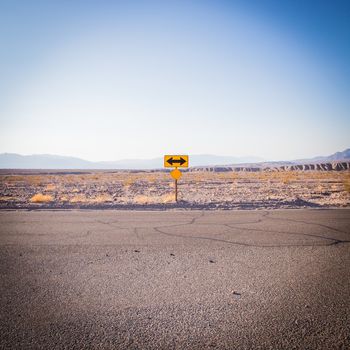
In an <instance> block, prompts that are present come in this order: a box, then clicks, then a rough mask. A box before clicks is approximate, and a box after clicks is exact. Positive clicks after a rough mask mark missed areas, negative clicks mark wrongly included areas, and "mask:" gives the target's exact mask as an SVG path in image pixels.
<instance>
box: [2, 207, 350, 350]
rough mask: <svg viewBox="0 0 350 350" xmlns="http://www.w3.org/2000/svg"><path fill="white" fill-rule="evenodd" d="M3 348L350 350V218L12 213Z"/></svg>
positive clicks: (290, 213)
mask: <svg viewBox="0 0 350 350" xmlns="http://www.w3.org/2000/svg"><path fill="white" fill-rule="evenodd" d="M0 300H1V301H0V337H1V338H0V348H1V349H349V348H350V210H345V209H344V210H341V209H339V210H276V211H205V212H204V211H203V212H200V211H173V212H171V211H167V212H135V211H32V212H26V211H22V212H21V211H8V212H4V211H2V212H0Z"/></svg>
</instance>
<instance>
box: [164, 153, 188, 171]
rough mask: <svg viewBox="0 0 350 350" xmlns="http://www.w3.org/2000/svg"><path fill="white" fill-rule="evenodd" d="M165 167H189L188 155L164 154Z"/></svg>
mask: <svg viewBox="0 0 350 350" xmlns="http://www.w3.org/2000/svg"><path fill="white" fill-rule="evenodd" d="M164 167H165V168H173V167H175V168H178V167H181V168H188V156H184V155H165V156H164Z"/></svg>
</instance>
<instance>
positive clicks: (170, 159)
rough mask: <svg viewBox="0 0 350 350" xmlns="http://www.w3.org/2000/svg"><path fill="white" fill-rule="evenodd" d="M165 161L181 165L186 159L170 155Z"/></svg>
mask: <svg viewBox="0 0 350 350" xmlns="http://www.w3.org/2000/svg"><path fill="white" fill-rule="evenodd" d="M167 163H169V164H170V165H174V164H180V166H181V165H182V164H185V163H186V159H183V158H182V157H180V159H174V158H173V157H171V158H169V159H168V160H167Z"/></svg>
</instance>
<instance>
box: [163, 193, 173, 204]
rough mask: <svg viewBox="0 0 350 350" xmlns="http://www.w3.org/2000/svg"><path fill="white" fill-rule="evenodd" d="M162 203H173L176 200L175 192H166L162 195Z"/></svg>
mask: <svg viewBox="0 0 350 350" xmlns="http://www.w3.org/2000/svg"><path fill="white" fill-rule="evenodd" d="M160 200H161V203H172V202H175V194H174V193H166V194H164V195H163V196H161V197H160Z"/></svg>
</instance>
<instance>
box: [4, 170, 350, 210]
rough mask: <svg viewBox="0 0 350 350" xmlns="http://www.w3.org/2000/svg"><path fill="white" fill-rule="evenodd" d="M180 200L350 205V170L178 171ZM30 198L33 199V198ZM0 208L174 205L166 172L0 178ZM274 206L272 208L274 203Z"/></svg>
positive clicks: (172, 182) (172, 193) (169, 180)
mask: <svg viewBox="0 0 350 350" xmlns="http://www.w3.org/2000/svg"><path fill="white" fill-rule="evenodd" d="M178 190H179V197H178V198H179V200H183V201H185V202H188V203H202V204H205V203H228V204H227V205H231V204H230V203H233V204H234V205H236V204H235V203H252V205H254V203H262V204H260V205H264V203H267V204H266V205H268V203H270V202H271V201H274V203H278V202H281V203H285V202H291V203H292V202H293V201H295V200H296V198H300V199H303V200H304V201H305V202H309V203H315V204H317V205H328V204H329V205H342V206H344V205H350V197H349V193H350V172H349V171H328V172H327V171H307V172H303V171H258V172H235V171H228V172H222V173H218V172H207V171H196V172H186V171H184V172H183V176H182V177H181V179H180V180H179V183H178ZM35 193H36V195H34V196H33V194H35ZM0 198H1V199H0V204H1V206H2V207H6V205H7V203H11V205H17V203H18V204H20V203H21V205H23V203H53V202H55V203H57V204H58V205H60V204H61V205H64V203H70V204H75V203H76V204H79V203H83V204H91V205H100V204H101V205H103V204H106V205H109V206H113V204H128V205H130V204H141V205H143V204H145V205H147V204H164V203H165V204H166V203H173V202H174V200H175V198H174V180H173V179H172V178H171V177H170V174H169V173H168V172H126V171H120V172H103V171H101V172H100V171H99V172H96V173H80V174H64V173H62V174H58V175H57V174H54V175H51V174H48V175H42V174H40V175H38V174H35V173H33V174H30V175H21V174H19V175H0ZM276 205H277V204H276Z"/></svg>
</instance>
